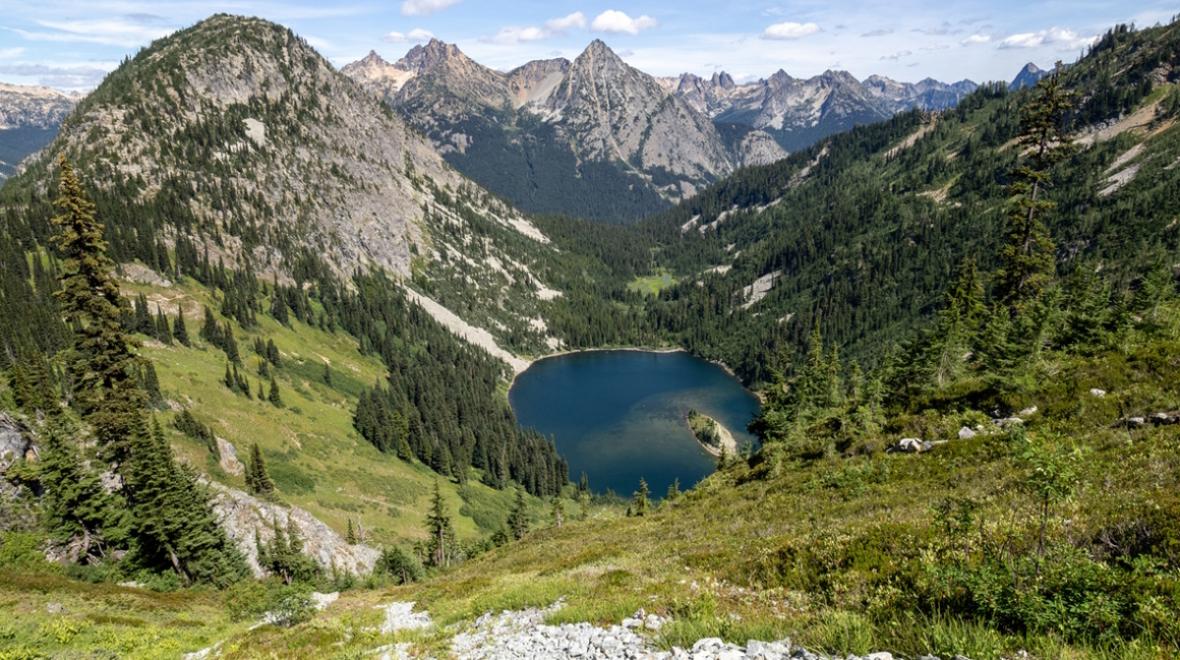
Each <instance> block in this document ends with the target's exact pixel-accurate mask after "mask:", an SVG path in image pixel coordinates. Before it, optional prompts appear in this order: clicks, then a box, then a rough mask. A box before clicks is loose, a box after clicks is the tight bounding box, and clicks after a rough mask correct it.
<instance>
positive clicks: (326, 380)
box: [324, 362, 332, 387]
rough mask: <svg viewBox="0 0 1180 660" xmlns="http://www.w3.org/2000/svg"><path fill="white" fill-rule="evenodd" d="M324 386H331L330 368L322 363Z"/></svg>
mask: <svg viewBox="0 0 1180 660" xmlns="http://www.w3.org/2000/svg"><path fill="white" fill-rule="evenodd" d="M324 385H327V386H328V387H331V386H332V367H330V366H328V363H327V362H325V363H324Z"/></svg>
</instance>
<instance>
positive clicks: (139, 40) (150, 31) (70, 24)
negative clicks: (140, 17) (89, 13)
mask: <svg viewBox="0 0 1180 660" xmlns="http://www.w3.org/2000/svg"><path fill="white" fill-rule="evenodd" d="M37 24H38V25H40V26H41V27H44V28H49V29H50V30H54V32H41V31H35V30H19V29H15V28H13V31H14V32H16V33H17V34H19V35H21V36H22V37H24V38H25V39H28V40H30V41H59V42H65V43H91V44H102V45H106V46H122V47H124V48H134V47H136V46H146V45H147V44H148V43H149V42H151V41H152V40H154V39H159V38H160V37H163V36H165V35H167V34H169V33H170V32H172V29H171V28H168V27H160V26H148V25H141V24H137V23H134V22H127V21H121V20H90V21H37Z"/></svg>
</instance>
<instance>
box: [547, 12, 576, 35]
mask: <svg viewBox="0 0 1180 660" xmlns="http://www.w3.org/2000/svg"><path fill="white" fill-rule="evenodd" d="M584 27H586V15H585V14H583V13H582V12H580V11H576V12H574V13H572V14H570V15H569V16H562V17H561V18H551V19H549V20H547V21H545V29H546V30H548V31H549V32H565V31H566V30H572V29H574V28H584Z"/></svg>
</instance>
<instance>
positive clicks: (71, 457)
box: [37, 422, 128, 564]
mask: <svg viewBox="0 0 1180 660" xmlns="http://www.w3.org/2000/svg"><path fill="white" fill-rule="evenodd" d="M65 435H66V429H64V428H62V427H61V426H60V425H59V423H57V422H51V424H50V426H49V428H48V430H47V432H46V434H45V443H44V445H43V446H42V448H41V456H40V461H38V463H37V478H38V481H39V482H40V484H41V487H42V488H43V489H44V495H43V496H42V498H41V505H42V506H41V511H42V515H43V518H44V523H45V527H46V529H47V530H48V532H49V538H50V542H51V543H53V544H54V545H56V546H58V547H61V548H64V549H65V554H66V557H67V558H68V559H69V560H70V561H71V562H74V563H81V564H87V563H92V562H95V561H99V560H101V559H103V558H105V557H107V556H109V554H110V552H111V551H112V550H115V549H118V548H121V547H125V545H126V542H127V526H128V520H127V516H126V507H125V505H124V504H123V503H122V498H121V497H120V496H119V495H117V494H113V493H108V492H107V491H106V490H105V489H104V488H103V486H102V482H101V480H100V479H99V477H98V475H97V474H96V473H95V472H94V471H93V470H91V469H89V468H87V467H86V466H85V465H84V464H83V463H82V460H81V458H80V457H79V455H78V451H77V449H76V448H75V447H74V445H73V443H72V442H71V441H70V440H68V439H67V438H66V437H65Z"/></svg>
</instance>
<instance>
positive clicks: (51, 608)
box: [45, 602, 66, 614]
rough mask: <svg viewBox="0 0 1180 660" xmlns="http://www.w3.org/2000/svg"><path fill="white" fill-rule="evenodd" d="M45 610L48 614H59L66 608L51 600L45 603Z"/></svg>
mask: <svg viewBox="0 0 1180 660" xmlns="http://www.w3.org/2000/svg"><path fill="white" fill-rule="evenodd" d="M45 611H46V612H49V613H50V614H61V613H62V612H65V611H66V608H65V606H64V605H62V604H61V603H58V602H53V603H46V604H45Z"/></svg>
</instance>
